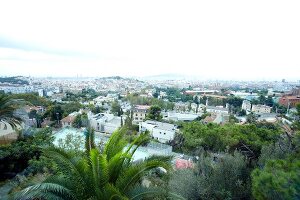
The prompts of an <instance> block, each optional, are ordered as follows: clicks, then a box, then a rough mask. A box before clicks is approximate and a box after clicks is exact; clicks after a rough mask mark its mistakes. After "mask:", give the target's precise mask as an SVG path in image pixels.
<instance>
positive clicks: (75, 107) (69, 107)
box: [61, 102, 82, 116]
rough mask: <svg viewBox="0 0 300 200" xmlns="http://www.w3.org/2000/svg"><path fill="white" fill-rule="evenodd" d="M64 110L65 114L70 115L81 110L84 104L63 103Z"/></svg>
mask: <svg viewBox="0 0 300 200" xmlns="http://www.w3.org/2000/svg"><path fill="white" fill-rule="evenodd" d="M61 107H62V110H63V111H64V114H63V115H64V116H68V115H69V114H70V113H72V112H76V111H79V110H80V109H81V108H82V105H81V104H80V103H79V102H70V103H67V104H63V105H62V106H61Z"/></svg>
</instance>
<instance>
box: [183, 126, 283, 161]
mask: <svg viewBox="0 0 300 200" xmlns="http://www.w3.org/2000/svg"><path fill="white" fill-rule="evenodd" d="M182 133H183V137H184V146H183V150H184V151H185V152H194V151H195V150H197V149H198V148H200V147H201V146H202V147H204V148H205V149H206V150H211V151H215V152H218V151H225V150H226V149H228V150H230V151H234V150H235V149H236V148H239V147H241V146H242V145H243V144H244V145H248V146H250V149H251V150H252V153H253V154H255V157H258V156H259V153H260V149H261V147H262V145H264V144H268V143H272V142H274V141H276V140H277V139H278V136H279V135H280V134H281V131H280V129H279V128H278V127H273V129H269V128H266V127H259V125H258V126H257V125H255V124H249V125H238V124H226V125H224V126H221V125H217V124H207V125H204V124H201V123H199V122H190V123H184V124H183V129H182Z"/></svg>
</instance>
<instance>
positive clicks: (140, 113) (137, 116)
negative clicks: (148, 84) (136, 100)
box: [132, 105, 150, 124]
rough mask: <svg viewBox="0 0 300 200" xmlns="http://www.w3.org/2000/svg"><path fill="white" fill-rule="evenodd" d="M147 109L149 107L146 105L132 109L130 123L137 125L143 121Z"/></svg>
mask: <svg viewBox="0 0 300 200" xmlns="http://www.w3.org/2000/svg"><path fill="white" fill-rule="evenodd" d="M149 109H150V106H148V105H136V106H135V107H134V108H133V109H132V123H133V124H139V123H140V122H142V121H144V120H145V119H146V115H147V113H148V110H149Z"/></svg>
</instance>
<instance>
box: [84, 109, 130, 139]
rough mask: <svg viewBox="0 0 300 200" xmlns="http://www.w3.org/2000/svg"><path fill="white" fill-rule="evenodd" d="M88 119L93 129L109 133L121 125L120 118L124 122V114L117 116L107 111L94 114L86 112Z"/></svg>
mask: <svg viewBox="0 0 300 200" xmlns="http://www.w3.org/2000/svg"><path fill="white" fill-rule="evenodd" d="M88 119H89V123H90V126H91V127H92V128H93V129H94V130H95V131H98V132H103V133H110V134H111V133H113V132H114V131H116V130H117V129H118V128H120V127H121V125H122V122H121V120H122V121H123V124H124V122H125V119H126V116H122V117H118V116H114V115H113V114H108V113H99V114H96V115H93V114H92V113H88Z"/></svg>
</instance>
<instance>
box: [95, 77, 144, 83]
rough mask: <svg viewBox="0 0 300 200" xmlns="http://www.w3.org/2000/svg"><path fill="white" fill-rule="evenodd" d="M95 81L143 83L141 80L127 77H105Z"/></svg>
mask: <svg viewBox="0 0 300 200" xmlns="http://www.w3.org/2000/svg"><path fill="white" fill-rule="evenodd" d="M96 80H127V81H128V80H134V81H137V82H143V81H141V80H138V79H136V78H129V77H121V76H107V77H100V78H96Z"/></svg>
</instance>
